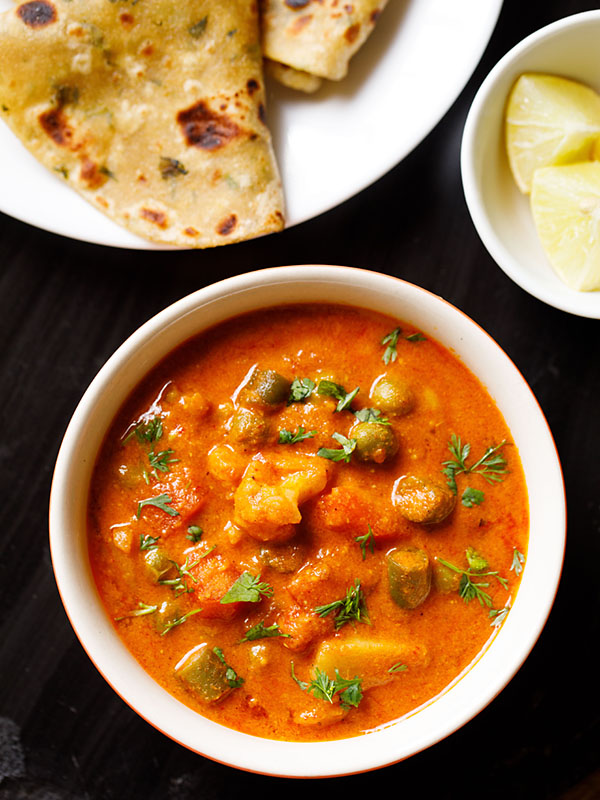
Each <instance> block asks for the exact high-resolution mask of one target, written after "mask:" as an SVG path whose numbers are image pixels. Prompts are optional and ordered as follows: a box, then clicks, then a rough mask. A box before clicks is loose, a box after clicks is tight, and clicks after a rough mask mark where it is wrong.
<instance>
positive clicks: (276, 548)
mask: <svg viewBox="0 0 600 800" xmlns="http://www.w3.org/2000/svg"><path fill="white" fill-rule="evenodd" d="M528 524H529V522H528V505H527V493H526V488H525V483H524V478H523V474H522V470H521V465H520V461H519V455H518V452H517V450H516V448H515V446H514V444H513V442H512V439H511V435H510V432H509V430H508V429H507V427H506V425H505V423H504V421H503V419H502V417H501V415H500V413H499V411H498V409H497V408H496V406H495V405H494V402H493V401H492V399H491V398H490V396H489V395H488V394H487V392H486V391H485V389H484V388H483V387H482V386H481V384H480V383H479V382H478V380H477V379H476V378H475V377H474V376H473V375H472V374H471V373H470V372H469V371H468V370H467V369H466V368H465V367H464V365H463V364H462V363H461V362H460V361H459V360H458V359H457V358H456V357H454V356H453V355H452V354H451V353H450V352H448V350H446V349H445V348H444V347H442V346H441V345H440V344H439V343H437V342H436V341H435V340H433V339H432V338H431V337H430V336H429V335H428V334H427V333H426V332H422V331H419V330H415V329H414V327H412V326H410V325H408V324H403V323H402V322H398V321H396V320H393V319H390V318H388V317H385V316H382V315H379V314H375V313H371V312H369V311H366V310H361V309H356V308H351V307H346V306H333V305H331V306H329V305H297V306H287V307H278V308H275V309H264V310H262V311H260V312H256V313H252V314H248V315H244V316H241V317H238V318H235V319H232V320H230V321H228V322H226V323H223V324H220V325H218V326H216V327H214V328H212V329H210V330H208V331H206V332H204V333H203V334H201V335H199V336H198V337H196V338H194V339H192V340H190V341H188V342H187V343H185V344H184V345H182V346H181V347H180V348H179V349H177V350H176V351H175V352H173V353H171V354H170V355H169V356H168V357H167V358H165V359H164V360H163V361H162V362H161V363H160V364H159V365H158V366H157V367H156V368H155V369H154V370H153V371H152V372H151V373H150V374H149V375H148V376H147V377H146V379H145V380H144V381H143V382H142V384H141V385H140V386H139V387H138V388H137V390H136V391H135V392H134V394H133V395H132V396H131V397H130V398H129V400H128V401H127V403H126V404H125V406H124V408H123V409H122V410H121V411H120V412H119V414H118V416H117V418H116V420H115V422H114V424H113V425H112V428H111V429H110V431H109V433H108V435H107V437H106V440H105V443H104V445H103V448H102V450H101V453H100V456H99V459H98V462H97V464H96V467H95V472H94V476H93V480H92V484H91V490H90V502H89V549H90V558H91V562H92V566H93V570H94V574H95V579H96V582H97V585H98V589H99V591H100V594H101V596H102V599H103V602H104V604H105V606H106V609H107V611H108V614H109V615H110V617H111V618H112V619H113V620H114V625H115V626H116V629H117V631H118V633H119V635H120V636H121V637H122V639H123V641H124V642H125V644H126V645H127V647H128V648H129V649H130V650H131V652H132V653H133V654H134V655H135V657H136V658H137V660H138V661H139V662H140V664H141V665H142V666H143V667H144V669H146V670H147V671H148V672H149V673H150V674H151V675H152V677H153V678H154V679H155V680H156V681H157V682H158V683H159V684H161V685H162V686H163V687H164V688H165V689H166V690H167V691H169V692H170V693H171V694H173V695H174V696H175V697H176V698H178V699H179V700H181V701H182V702H183V703H185V704H186V705H188V706H190V707H191V708H193V709H195V710H196V711H198V712H199V713H200V714H203V715H205V716H207V717H209V718H210V719H212V720H215V721H217V722H220V723H222V724H224V725H227V726H230V727H232V728H236V729H238V730H241V731H245V732H247V733H250V734H255V735H257V736H262V737H267V738H274V739H287V740H304V741H315V740H323V739H339V738H345V737H349V736H356V735H358V734H360V733H363V732H365V731H368V730H370V729H373V728H375V727H376V726H379V725H382V724H384V723H388V722H390V721H392V720H395V719H398V718H399V717H401V716H403V715H404V714H407V713H408V712H410V711H412V710H414V709H415V708H417V707H419V706H420V705H422V704H423V703H425V702H427V701H428V700H430V699H431V698H433V697H435V696H436V695H437V694H439V693H440V692H441V691H442V690H443V689H444V688H445V687H447V686H448V685H449V684H450V683H451V682H452V681H453V680H454V679H455V678H456V677H457V676H458V675H459V674H460V673H461V672H462V671H463V670H464V669H465V668H466V667H467V666H468V665H469V664H470V663H471V662H472V661H473V659H474V658H475V657H476V656H477V655H478V654H479V653H480V652H481V650H482V649H483V648H484V646H485V645H486V643H487V642H488V640H489V639H490V637H491V636H493V635H494V633H495V632H496V631H497V630H498V628H499V627H500V626H501V624H502V623H503V621H504V619H505V618H506V615H507V614H508V613H509V609H510V606H511V603H512V602H514V597H515V593H516V590H517V586H518V582H519V576H520V574H521V572H522V570H523V567H524V562H525V554H526V546H527V536H528Z"/></svg>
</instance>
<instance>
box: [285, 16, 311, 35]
mask: <svg viewBox="0 0 600 800" xmlns="http://www.w3.org/2000/svg"><path fill="white" fill-rule="evenodd" d="M312 18H313V15H312V14H303V15H302V16H301V17H298V19H297V20H295V21H294V24H293V25H292V26H291V28H290V32H291V33H300V32H301V31H303V30H304V28H306V26H307V25H308V24H309V22H310V21H311V20H312Z"/></svg>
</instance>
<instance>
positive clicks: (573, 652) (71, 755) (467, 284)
mask: <svg viewBox="0 0 600 800" xmlns="http://www.w3.org/2000/svg"><path fill="white" fill-rule="evenodd" d="M415 2H418V0H415ZM482 2H485V0H482ZM594 7H595V4H594V3H593V2H583V0H546V2H544V3H541V2H531V0H530V2H523V0H506V2H505V4H504V8H503V11H502V13H501V17H500V20H499V23H498V26H497V28H496V31H495V33H494V35H493V37H492V40H491V42H490V44H489V47H488V49H487V51H486V53H485V55H484V57H483V59H482V61H481V63H480V65H479V67H478V68H477V70H476V72H475V74H474V76H473V78H472V79H471V81H470V82H469V84H468V85H467V87H466V88H465V90H464V91H463V92H462V94H461V96H460V97H459V99H458V100H457V102H456V103H455V104H454V106H453V107H452V108H451V110H450V111H449V113H448V114H447V115H446V116H445V117H444V119H443V120H442V121H441V122H440V124H439V125H438V126H437V127H436V129H435V130H434V131H433V132H432V133H431V134H430V135H429V136H428V137H427V139H426V140H425V141H424V142H423V143H422V144H421V145H420V146H419V147H418V148H417V149H416V150H415V151H414V152H413V153H412V154H411V155H410V156H409V157H408V158H406V159H405V160H404V161H403V162H402V163H401V164H399V165H398V166H397V167H396V168H395V169H393V170H392V171H391V172H390V173H388V174H387V175H386V176H385V177H383V178H382V179H381V180H379V181H378V182H377V183H376V184H375V185H373V186H372V187H370V188H369V189H367V190H366V191H364V192H362V193H361V194H360V195H359V196H357V197H355V198H353V199H351V200H349V201H348V202H346V203H345V204H344V205H342V206H340V207H338V208H336V209H334V210H333V211H331V212H329V213H328V214H325V215H323V216H321V217H319V218H318V219H315V220H312V221H310V222H307V223H305V224H303V225H301V226H298V227H296V228H292V229H290V230H288V231H286V232H284V233H282V234H279V235H276V236H271V237H267V238H265V239H261V240H257V241H253V242H247V243H244V244H240V245H234V246H230V247H226V248H220V249H217V250H211V251H206V252H176V253H160V252H148V253H146V252H129V251H121V250H110V249H108V248H103V247H97V246H93V245H87V244H82V243H79V242H75V241H70V240H68V239H63V238H59V237H57V236H54V235H52V234H49V233H45V232H42V231H39V230H36V229H34V228H30V227H28V226H27V225H25V224H23V223H20V222H17V221H15V220H13V219H10V218H8V217H5V216H2V215H0V267H1V278H0V280H1V283H0V304H1V305H0V308H1V311H0V326H1V327H0V330H1V339H0V341H1V343H2V347H1V349H0V370H1V377H2V383H1V385H2V399H1V412H2V420H3V421H2V425H1V428H0V453H1V455H2V459H1V470H2V472H1V476H0V485H1V486H2V503H1V505H0V513H1V515H2V516H1V524H0V598H1V600H0V677H1V680H0V800H6V799H7V798H10V799H11V800H12V799H13V798H15V799H17V798H35V800H75V798H77V800H79V798H82V799H83V798H94V799H95V798H102V800H104V799H106V800H108V799H109V798H116V799H117V800H126V798H144V799H147V800H154V798H161V800H162V799H163V798H167V799H168V800H171V799H173V800H188V798H189V800H192V798H193V799H194V800H217V798H218V799H219V800H221V798H230V797H244V796H249V795H252V796H254V797H260V796H261V795H264V796H266V795H270V794H271V793H272V792H278V793H279V792H285V794H286V795H287V796H288V797H292V796H297V795H299V794H300V793H304V792H307V791H308V792H311V793H314V792H318V793H323V794H324V793H326V792H327V793H329V792H338V791H339V792H344V793H346V794H347V795H348V796H355V795H358V794H359V793H360V794H362V793H363V792H369V793H370V795H371V796H375V797H376V796H382V795H384V794H387V795H389V793H390V792H393V795H394V796H398V797H403V798H406V797H408V798H411V797H414V796H415V795H416V796H418V797H424V798H430V797H431V798H437V800H443V798H458V797H460V798H465V797H466V798H468V797H470V796H473V797H474V796H478V797H481V798H496V797H497V798H500V797H501V798H569V800H584V798H585V800H591V799H592V798H600V769H599V766H600V765H599V759H598V754H599V751H600V748H599V744H600V742H599V736H598V733H599V724H598V721H599V720H598V717H599V715H598V679H599V670H598V659H597V655H594V653H595V652H596V650H595V647H597V642H598V638H599V624H598V619H599V617H600V607H599V603H598V598H599V596H600V594H599V592H598V583H599V579H598V575H599V574H600V547H599V543H600V458H599V457H598V452H600V359H599V355H598V354H599V345H600V327H599V326H600V323H599V322H598V321H595V320H590V319H583V318H579V317H576V316H570V315H568V314H566V313H563V312H561V311H558V310H556V309H554V308H551V307H549V306H546V305H544V304H543V303H541V302H539V301H538V300H536V299H535V298H533V297H531V296H529V295H528V294H526V293H525V292H523V291H522V290H521V289H520V288H519V287H518V286H516V285H515V284H513V283H512V282H511V281H510V280H509V278H508V277H506V276H505V275H504V273H503V272H502V271H501V270H500V269H499V268H498V267H497V266H496V265H495V263H494V262H493V261H492V259H491V258H490V256H489V255H488V254H487V252H486V251H485V249H484V248H483V246H482V244H481V243H480V241H479V239H478V237H477V234H476V233H475V230H474V228H473V226H472V224H471V221H470V218H469V216H468V213H467V209H466V206H465V203H464V199H463V194H462V188H461V181H460V172H459V147H460V140H461V134H462V128H463V124H464V121H465V116H466V114H467V110H468V108H469V105H470V103H471V100H472V98H473V96H474V94H475V92H476V90H477V88H478V86H479V85H480V83H481V81H482V80H483V78H484V76H485V75H486V74H487V72H488V71H489V70H490V69H491V67H492V66H493V65H494V64H495V63H496V61H497V60H498V59H499V58H500V57H501V56H502V55H503V54H504V53H505V52H506V51H507V50H508V49H509V48H510V47H512V46H513V45H514V44H515V43H516V42H517V41H519V40H520V39H522V38H523V37H524V36H525V35H527V34H528V33H530V32H531V31H533V30H535V29H537V28H539V27H541V26H543V25H545V24H547V23H549V22H551V21H553V20H555V19H558V18H560V17H563V16H566V15H567V14H571V13H575V12H578V11H584V10H588V9H591V8H594ZM432 57H435V55H432ZM293 263H324V264H347V265H352V266H358V267H363V268H366V269H373V270H378V271H380V272H386V273H389V274H391V275H397V276H399V277H402V278H405V279H407V280H409V281H413V282H415V283H418V284H420V285H422V286H424V287H426V288H427V289H430V290H432V291H434V292H436V293H437V294H439V295H441V296H442V297H444V298H446V299H447V300H449V301H450V302H451V303H454V304H455V305H457V306H458V307H459V308H461V309H462V310H463V311H465V312H466V313H467V314H468V315H470V316H471V317H472V318H473V319H475V320H476V321H477V322H478V323H480V324H481V325H482V326H483V327H484V328H485V329H486V330H487V331H488V332H489V333H490V334H491V335H492V336H493V337H494V338H495V339H496V340H497V341H498V342H499V344H500V345H501V346H502V347H503V348H504V349H505V351H506V352H507V353H508V355H509V356H511V357H512V358H513V359H514V361H515V362H516V364H517V366H518V367H519V368H520V370H521V371H522V373H523V374H524V376H525V378H526V380H527V381H528V382H529V384H530V386H531V387H532V389H533V391H534V393H535V394H536V396H537V398H538V400H539V402H540V404H541V406H542V409H543V410H544V412H545V414H546V416H547V418H548V421H549V424H550V427H551V429H552V431H553V433H554V436H555V438H556V442H557V446H558V450H559V453H560V457H561V460H562V464H563V468H564V473H565V480H566V488H567V502H568V511H569V531H568V544H567V553H566V562H565V568H564V573H563V578H562V582H561V586H560V589H559V593H558V597H557V600H556V603H555V606H554V609H553V611H552V614H551V616H550V619H549V622H548V624H547V625H546V628H545V629H544V632H543V633H542V636H541V638H540V639H539V641H538V644H537V645H536V647H535V649H534V651H533V653H532V654H531V656H530V657H529V659H528V660H527V662H526V663H525V665H524V666H523V667H522V669H521V670H520V671H519V673H518V674H517V676H516V677H515V678H514V679H513V681H512V682H511V683H510V684H509V686H508V687H507V688H506V689H505V690H504V691H503V692H502V693H501V695H500V696H499V697H498V698H497V699H496V700H495V701H494V702H493V703H492V704H491V705H490V706H489V707H488V708H487V709H485V711H483V712H482V713H481V714H479V716H478V717H477V718H476V719H474V720H473V721H472V722H470V723H469V724H467V725H466V726H465V727H464V728H463V729H462V730H460V731H458V732H457V733H455V734H454V735H452V736H451V737H449V738H448V739H446V740H445V741H443V742H441V743H439V744H437V745H436V746H434V747H432V748H431V749H429V750H428V751H426V752H424V753H421V754H419V755H417V756H414V757H413V758H411V759H409V760H408V761H405V762H403V763H401V764H397V765H395V766H392V767H388V768H386V769H384V770H380V771H378V772H374V773H370V774H365V775H358V776H354V777H346V778H339V779H337V780H335V781H331V780H330V781H317V782H313V783H311V784H310V785H307V784H306V783H303V782H301V781H293V780H284V779H274V778H268V777H264V776H258V775H252V774H247V773H243V772H240V771H237V770H235V769H232V768H229V767H225V766H221V765H219V764H215V763H213V762H211V761H209V760H207V759H205V758H202V757H201V756H198V755H195V754H194V753H191V752H189V751H187V750H185V749H184V748H183V747H180V746H179V745H177V744H175V743H173V742H172V741H170V740H169V739H167V738H166V737H164V736H163V735H161V734H160V733H158V732H157V731H155V730H154V729H153V728H152V727H150V726H149V725H148V724H146V723H145V722H144V721H143V720H141V719H140V718H139V717H138V716H137V715H136V714H135V713H134V712H133V711H131V709H129V707H128V706H126V705H125V704H124V703H123V701H122V700H120V699H119V697H117V695H116V694H114V693H113V691H112V690H111V689H110V688H109V686H108V685H107V684H106V683H105V682H104V680H103V679H102V678H101V677H100V675H99V674H98V673H97V672H96V670H95V668H94V667H93V665H92V664H91V662H90V661H89V660H88V658H87V656H86V655H85V653H84V651H83V649H82V648H81V646H80V644H79V642H78V640H77V639H76V637H75V635H74V633H73V631H72V629H71V627H70V625H69V623H68V621H67V618H66V615H65V613H64V611H63V608H62V605H61V603H60V600H59V597H58V593H57V590H56V586H55V583H54V578H53V575H52V568H51V564H50V557H49V548H48V536H47V506H48V494H49V488H50V481H51V476H52V469H53V465H54V460H55V458H56V454H57V451H58V447H59V444H60V441H61V438H62V435H63V433H64V430H65V428H66V425H67V423H68V421H69V418H70V416H71V414H72V412H73V410H74V408H75V406H76V404H77V402H78V400H79V398H80V396H81V395H82V393H83V392H84V390H85V388H86V387H87V385H88V383H89V382H90V381H91V379H92V378H93V376H94V375H95V373H96V372H97V370H98V369H99V367H100V366H101V365H102V364H103V362H104V361H105V360H106V359H107V358H108V357H109V356H110V355H111V353H112V352H113V351H114V350H115V349H116V348H117V346H118V345H119V344H121V342H122V341H123V340H124V339H125V338H126V337H127V336H128V335H129V334H130V333H131V332H132V331H133V330H135V329H136V328H137V327H138V326H139V325H140V324H141V323H142V322H144V321H145V320H146V319H148V318H149V317H150V316H152V315H153V314H155V313H156V312H157V311H159V310H160V309H162V308H163V307H164V306H166V305H168V304H169V303H171V302H173V301H174V300H177V299H178V298H180V297H182V296H184V295H186V294H188V293H189V292H191V291H193V290H195V289H198V288H200V287H202V286H204V285H206V284H208V283H212V282H213V281H216V280H219V279H221V278H225V277H228V276H230V275H234V274H236V273H240V272H246V271H249V270H252V269H256V268H260V267H266V266H276V265H281V264H293ZM386 787H387V789H386Z"/></svg>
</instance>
